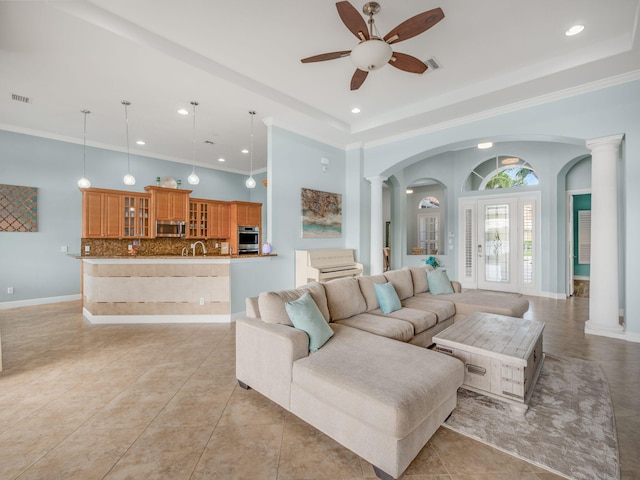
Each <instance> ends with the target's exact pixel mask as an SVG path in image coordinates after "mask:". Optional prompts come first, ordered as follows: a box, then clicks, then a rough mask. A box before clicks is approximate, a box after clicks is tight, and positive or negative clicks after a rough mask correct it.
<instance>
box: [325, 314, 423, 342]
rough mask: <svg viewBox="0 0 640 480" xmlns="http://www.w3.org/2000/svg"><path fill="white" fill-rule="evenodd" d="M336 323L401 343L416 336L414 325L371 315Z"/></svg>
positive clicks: (356, 316) (354, 317)
mask: <svg viewBox="0 0 640 480" xmlns="http://www.w3.org/2000/svg"><path fill="white" fill-rule="evenodd" d="M335 323H338V324H340V325H345V326H348V327H353V328H357V329H358V330H364V331H365V332H369V333H373V334H375V335H380V336H381V337H387V338H392V339H393V340H400V341H401V342H408V341H409V340H411V338H413V334H414V329H413V325H412V324H411V323H409V322H406V321H404V320H399V319H397V318H392V317H387V316H382V315H373V314H371V313H360V314H358V315H354V316H353V317H351V318H347V319H344V320H338V321H337V322H335Z"/></svg>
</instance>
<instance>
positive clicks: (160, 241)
mask: <svg viewBox="0 0 640 480" xmlns="http://www.w3.org/2000/svg"><path fill="white" fill-rule="evenodd" d="M197 241H202V242H203V243H204V245H205V247H206V248H207V255H210V256H215V255H220V245H221V243H222V242H226V241H227V239H226V238H209V239H207V240H202V239H197V238H196V239H191V238H122V239H120V238H83V239H82V240H81V242H80V254H81V255H82V256H83V257H84V256H91V257H112V256H127V255H131V253H130V252H129V246H130V245H131V246H132V247H133V249H134V250H135V252H136V253H135V255H138V256H152V255H180V254H181V252H182V249H183V248H185V247H186V248H187V250H188V252H189V254H191V244H192V243H194V242H197ZM136 243H137V245H136ZM216 245H218V246H217V247H216ZM86 246H89V252H85V247H86ZM196 254H197V255H202V247H201V246H200V245H198V247H197V250H196Z"/></svg>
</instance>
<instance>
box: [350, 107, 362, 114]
mask: <svg viewBox="0 0 640 480" xmlns="http://www.w3.org/2000/svg"><path fill="white" fill-rule="evenodd" d="M351 113H360V109H359V108H358V107H353V108H352V109H351Z"/></svg>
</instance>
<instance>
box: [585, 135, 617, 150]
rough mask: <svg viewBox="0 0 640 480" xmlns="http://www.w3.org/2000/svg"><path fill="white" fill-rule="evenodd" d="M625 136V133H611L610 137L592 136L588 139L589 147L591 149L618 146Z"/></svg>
mask: <svg viewBox="0 0 640 480" xmlns="http://www.w3.org/2000/svg"><path fill="white" fill-rule="evenodd" d="M623 138H624V135H623V134H619V135H610V136H608V137H600V138H592V139H591V140H587V142H586V144H587V148H588V149H589V150H591V151H593V150H596V149H600V148H612V147H613V148H618V147H619V146H620V144H621V143H622V139H623Z"/></svg>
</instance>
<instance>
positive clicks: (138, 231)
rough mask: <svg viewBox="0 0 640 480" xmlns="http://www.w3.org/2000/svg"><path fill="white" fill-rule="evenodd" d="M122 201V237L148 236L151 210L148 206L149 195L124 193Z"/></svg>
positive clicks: (150, 233)
mask: <svg viewBox="0 0 640 480" xmlns="http://www.w3.org/2000/svg"><path fill="white" fill-rule="evenodd" d="M122 202H123V215H124V216H123V220H122V222H123V224H122V236H123V237H127V238H129V237H138V238H149V237H151V235H152V231H151V228H150V224H151V212H150V208H149V204H150V198H149V195H125V196H123V198H122Z"/></svg>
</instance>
